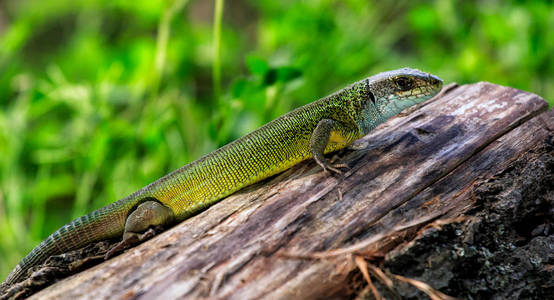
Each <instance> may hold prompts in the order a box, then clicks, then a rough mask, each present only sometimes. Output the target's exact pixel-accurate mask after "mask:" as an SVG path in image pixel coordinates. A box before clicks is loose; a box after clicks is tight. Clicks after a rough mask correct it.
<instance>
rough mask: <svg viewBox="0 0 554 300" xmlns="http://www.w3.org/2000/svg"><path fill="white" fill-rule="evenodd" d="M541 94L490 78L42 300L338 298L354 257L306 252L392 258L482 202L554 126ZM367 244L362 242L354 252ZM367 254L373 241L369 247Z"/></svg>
mask: <svg viewBox="0 0 554 300" xmlns="http://www.w3.org/2000/svg"><path fill="white" fill-rule="evenodd" d="M546 110H547V104H546V103H545V102H544V100H542V99H541V98H540V97H538V96H536V95H534V94H530V93H526V92H523V91H519V90H515V89H512V88H507V87H501V86H497V85H493V84H490V83H484V82H481V83H476V84H472V85H465V86H460V87H452V88H451V89H450V90H448V91H447V92H445V93H444V94H443V95H441V96H440V97H436V98H434V99H432V100H430V101H428V102H426V103H425V104H423V105H421V106H420V107H419V108H418V109H416V110H411V112H409V113H405V114H404V115H401V116H399V117H395V118H393V119H391V120H389V121H388V122H387V123H385V124H383V125H381V126H380V127H379V128H377V129H376V130H375V131H373V132H372V133H371V134H369V135H368V136H366V137H365V138H364V139H362V140H361V141H359V142H358V143H357V147H358V148H362V149H358V150H346V151H343V152H341V153H340V154H339V158H340V161H341V162H345V163H347V164H348V165H349V166H350V170H349V171H348V172H346V174H345V176H344V177H340V176H329V175H327V174H325V173H324V172H322V171H321V170H320V168H319V167H317V166H316V164H315V163H313V162H306V163H302V164H300V165H298V166H296V167H294V168H293V169H291V170H289V171H287V172H285V173H283V174H280V175H278V176H276V177H274V178H271V179H269V180H266V181H264V182H262V183H260V184H257V185H255V186H252V187H250V188H247V189H246V190H243V191H241V192H239V193H237V194H235V195H232V196H231V197H228V198H227V199H225V200H224V201H222V202H220V203H218V204H216V205H214V206H212V207H211V208H209V209H208V210H206V211H205V212H203V213H201V214H199V215H197V216H195V217H193V218H191V219H189V220H186V221H184V222H182V223H181V224H179V225H178V226H175V227H174V228H172V229H171V230H168V231H167V232H165V233H163V234H161V235H159V236H157V237H155V238H153V239H152V240H150V241H148V242H146V243H144V244H142V245H140V246H137V247H135V248H133V249H130V250H128V251H127V252H126V253H124V254H122V255H120V256H118V257H115V258H113V259H111V260H109V261H107V262H105V263H103V264H100V265H98V266H96V267H93V268H91V269H89V270H87V271H84V272H81V273H79V274H77V275H74V276H72V277H70V278H67V279H66V280H63V281H61V282H58V283H56V284H54V285H53V286H50V287H49V288H47V289H45V290H43V291H41V292H39V293H37V294H35V295H34V296H33V298H34V299H43V298H57V299H113V298H125V299H127V298H133V299H134V298H139V299H152V298H158V299H176V298H191V299H195V298H230V299H260V298H265V299H307V298H324V297H340V296H343V295H345V294H346V293H347V292H348V291H347V290H346V287H347V286H349V285H350V284H351V282H350V281H351V280H352V274H353V273H355V272H357V271H356V266H355V264H353V263H352V262H351V260H350V259H349V257H348V255H343V254H340V255H336V256H334V257H333V258H331V259H299V258H291V257H288V256H287V255H290V254H298V255H307V254H311V253H315V252H321V251H326V250H336V249H341V248H347V247H351V246H352V245H356V244H357V243H364V241H366V244H368V242H367V241H375V243H372V244H371V245H369V246H368V247H369V248H371V249H374V250H376V251H381V252H383V254H386V253H387V252H389V251H390V250H391V249H394V248H396V249H395V251H399V249H400V248H402V247H403V245H405V244H406V243H407V242H409V240H410V239H413V238H414V234H411V235H410V234H406V235H404V236H403V237H399V236H395V237H389V238H387V239H384V240H379V239H378V237H381V236H383V235H387V233H390V232H391V230H394V229H395V228H400V227H403V226H405V227H410V226H411V225H414V224H417V225H416V226H413V228H415V230H413V228H412V230H411V232H412V233H415V232H417V229H420V228H422V227H423V226H425V225H426V224H428V223H430V222H432V221H433V220H439V219H443V218H453V217H457V216H462V215H464V214H465V213H466V212H468V211H469V210H470V209H472V208H474V207H475V199H474V197H473V196H472V191H473V189H472V187H473V186H475V185H476V184H477V183H479V182H482V181H485V180H487V178H490V177H491V176H493V175H494V174H497V173H498V172H501V171H503V170H505V169H507V168H508V167H509V166H510V164H512V163H513V162H514V161H515V160H516V159H518V158H520V157H521V156H524V155H525V154H526V153H527V152H528V151H529V150H530V149H532V148H533V147H534V146H536V145H537V144H540V143H542V142H543V141H544V140H545V138H547V136H548V135H552V130H553V129H554V121H553V120H554V113H553V111H552V110H551V111H548V112H545V111H546ZM355 250H356V251H361V250H364V249H355ZM365 250H367V247H365Z"/></svg>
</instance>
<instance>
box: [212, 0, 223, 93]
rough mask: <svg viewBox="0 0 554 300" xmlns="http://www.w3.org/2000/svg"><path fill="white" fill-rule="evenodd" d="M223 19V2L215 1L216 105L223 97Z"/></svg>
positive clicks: (214, 80)
mask: <svg viewBox="0 0 554 300" xmlns="http://www.w3.org/2000/svg"><path fill="white" fill-rule="evenodd" d="M222 17H223V0H215V9H214V25H213V47H214V48H213V49H214V53H213V55H214V60H213V66H212V75H213V89H214V97H215V100H216V103H219V101H220V95H221V19H222Z"/></svg>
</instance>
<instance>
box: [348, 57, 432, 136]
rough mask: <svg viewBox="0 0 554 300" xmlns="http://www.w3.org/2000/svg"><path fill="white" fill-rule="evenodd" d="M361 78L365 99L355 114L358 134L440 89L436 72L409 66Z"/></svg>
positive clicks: (365, 132)
mask: <svg viewBox="0 0 554 300" xmlns="http://www.w3.org/2000/svg"><path fill="white" fill-rule="evenodd" d="M362 82H363V84H362V85H363V86H364V88H363V89H364V90H365V93H364V94H365V97H362V98H364V102H365V103H363V104H361V106H362V109H361V114H358V117H357V118H356V120H357V123H358V126H359V128H360V129H361V130H360V131H361V133H362V134H367V133H368V132H369V131H370V130H371V129H373V128H374V127H375V126H377V125H378V124H380V123H382V122H384V121H385V120H387V119H388V118H390V117H392V116H394V115H396V114H398V113H400V112H401V111H402V110H404V109H405V108H407V107H410V106H412V105H415V104H418V103H421V102H423V101H425V100H427V99H429V98H431V97H433V96H434V95H436V94H437V93H438V92H439V91H440V90H441V89H442V80H441V79H440V78H438V77H437V76H434V75H431V74H429V73H425V72H421V71H419V70H415V69H410V68H403V69H398V70H393V71H388V72H383V73H379V74H377V75H375V76H372V77H369V78H367V79H365V80H363V81H362ZM362 82H360V83H362Z"/></svg>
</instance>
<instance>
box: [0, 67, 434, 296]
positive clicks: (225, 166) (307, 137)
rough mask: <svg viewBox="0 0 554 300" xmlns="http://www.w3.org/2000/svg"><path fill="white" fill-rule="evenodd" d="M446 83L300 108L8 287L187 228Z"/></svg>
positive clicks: (132, 203)
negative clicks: (120, 243) (67, 261)
mask: <svg viewBox="0 0 554 300" xmlns="http://www.w3.org/2000/svg"><path fill="white" fill-rule="evenodd" d="M441 87H442V81H441V80H440V79H439V78H438V77H436V76H433V75H431V74H428V73H423V72H420V71H418V70H414V69H408V68H404V69H399V70H394V71H389V72H384V73H380V74H377V75H375V76H372V77H369V78H366V79H363V80H361V81H358V82H356V83H354V84H352V85H350V86H348V87H346V88H344V89H342V90H340V91H338V92H336V93H334V94H332V95H330V96H327V97H325V98H322V99H319V100H317V101H315V102H312V103H310V104H307V105H305V106H302V107H300V108H297V109H295V110H293V111H291V112H289V113H287V114H285V115H283V116H281V117H280V118H278V119H275V120H273V121H272V122H270V123H267V124H266V125H264V126H262V127H260V128H259V129H257V130H255V131H253V132H252V133H250V134H247V135H245V136H244V137H242V138H240V139H238V140H236V141H234V142H232V143H230V144H227V145H225V146H223V147H221V148H220V149H217V150H215V151H213V152H211V153H209V154H207V155H205V156H203V157H201V158H199V159H198V160H196V161H194V162H192V163H189V164H187V165H185V166H183V167H181V168H180V169H178V170H175V171H174V172H172V173H170V174H168V175H166V176H164V177H162V178H160V179H159V180H157V181H155V182H153V183H151V184H149V185H148V186H146V187H144V188H142V189H140V190H139V191H137V192H135V193H133V194H132V195H130V196H128V197H126V198H123V199H121V200H119V201H117V202H114V203H112V204H110V205H108V206H106V207H103V208H100V209H98V210H96V211H93V212H91V213H89V214H87V215H85V216H82V217H80V218H78V219H76V220H73V221H72V222H71V223H69V224H67V225H65V226H63V227H62V228H60V229H59V230H57V231H56V232H54V233H52V234H51V235H50V236H49V237H48V238H46V239H45V240H44V241H43V242H42V243H40V245H38V246H37V247H36V248H35V249H33V250H32V251H31V252H30V253H29V254H28V255H27V256H26V257H25V258H23V260H22V261H21V262H20V263H19V264H18V265H17V266H16V267H15V268H14V270H13V271H12V272H11V273H10V275H9V276H8V277H7V279H6V280H5V281H4V283H3V284H2V285H3V286H7V285H10V284H13V283H16V282H18V281H21V280H22V279H24V277H26V274H27V270H29V268H31V267H33V266H36V265H39V264H41V263H43V262H44V261H45V260H46V259H47V258H48V257H50V256H52V255H56V254H61V253H65V252H67V251H71V250H74V249H78V248H81V247H83V246H85V245H87V244H89V243H92V242H96V241H100V240H105V239H109V238H114V237H123V239H124V240H126V239H128V238H130V237H133V236H136V235H137V234H139V233H141V232H144V231H145V230H147V229H148V228H149V227H150V226H153V225H169V224H173V223H176V222H178V221H182V220H184V219H186V218H188V217H190V216H192V215H194V214H196V213H197V212H199V211H200V210H202V209H204V208H206V207H208V206H210V205H212V204H213V203H215V202H217V201H219V200H221V199H222V198H224V197H226V196H228V195H229V194H232V193H234V192H236V191H238V190H240V189H241V188H243V187H245V186H248V185H250V184H253V183H255V182H257V181H260V180H262V179H264V178H267V177H269V176H272V175H274V174H277V173H279V172H282V171H284V170H286V169H288V168H290V167H291V166H293V165H295V164H297V163H298V162H300V161H303V160H306V159H309V158H314V159H315V160H316V162H317V163H318V164H319V165H320V166H322V167H323V168H324V169H327V170H330V171H335V172H339V171H338V170H337V169H335V168H334V167H333V166H331V165H329V164H328V163H327V161H326V160H325V158H324V157H323V154H324V153H328V152H332V151H336V150H338V149H341V148H344V147H346V146H347V145H349V144H350V143H352V142H353V141H355V140H357V139H359V138H361V137H363V136H364V135H366V134H367V133H368V132H369V131H371V130H372V129H373V128H375V127H376V126H377V125H379V124H380V123H382V122H384V121H385V120H387V119H388V118H390V117H391V116H393V115H396V114H398V113H399V112H401V111H402V110H403V109H405V108H406V107H409V106H412V105H414V104H417V103H420V102H422V101H424V100H427V99H429V98H431V97H432V96H434V95H435V94H436V93H438V92H439V90H440V89H441Z"/></svg>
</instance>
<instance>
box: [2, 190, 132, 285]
mask: <svg viewBox="0 0 554 300" xmlns="http://www.w3.org/2000/svg"><path fill="white" fill-rule="evenodd" d="M124 200H126V199H124ZM132 202H135V201H122V200H120V201H117V202H114V203H112V204H110V205H108V206H105V207H102V208H100V209H98V210H95V211H93V212H91V213H89V214H87V215H84V216H82V217H80V218H78V219H75V220H73V221H72V222H70V223H69V224H67V225H65V226H63V227H62V228H60V229H58V230H57V231H56V232H54V233H52V234H51V235H50V236H49V237H47V238H46V239H45V240H44V241H42V242H41V243H40V244H39V245H38V246H37V247H35V248H34V249H33V250H32V251H31V252H30V253H29V254H27V256H25V258H23V259H22V260H21V262H19V264H18V265H17V266H16V267H15V268H14V269H13V271H12V272H11V273H10V274H9V275H8V277H7V278H6V280H5V281H4V282H3V283H2V284H0V287H2V288H5V287H7V286H9V285H11V284H14V283H16V282H19V281H21V280H23V279H24V277H26V276H27V275H28V272H27V271H28V270H29V269H30V268H32V267H34V266H36V265H39V264H41V263H43V262H44V261H45V260H46V259H47V258H48V257H50V256H52V255H58V254H62V253H65V252H68V251H71V250H75V249H79V248H82V247H84V246H86V245H87V244H89V243H93V242H97V241H101V240H105V239H109V238H113V237H117V236H121V235H122V234H123V229H124V227H125V219H126V217H127V214H128V212H129V211H130V210H131V209H132V207H133V204H134V203H132Z"/></svg>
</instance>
